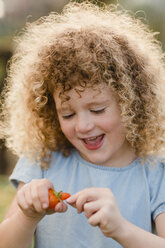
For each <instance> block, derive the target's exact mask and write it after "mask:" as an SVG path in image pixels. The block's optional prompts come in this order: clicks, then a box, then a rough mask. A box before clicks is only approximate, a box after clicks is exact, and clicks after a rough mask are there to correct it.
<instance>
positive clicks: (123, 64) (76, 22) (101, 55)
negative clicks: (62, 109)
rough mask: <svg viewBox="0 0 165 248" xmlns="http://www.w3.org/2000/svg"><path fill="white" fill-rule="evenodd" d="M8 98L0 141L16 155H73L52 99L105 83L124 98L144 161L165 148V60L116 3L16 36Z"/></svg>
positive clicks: (73, 12)
mask: <svg viewBox="0 0 165 248" xmlns="http://www.w3.org/2000/svg"><path fill="white" fill-rule="evenodd" d="M17 43H18V45H17V47H16V51H15V54H14V55H13V57H12V59H11V61H10V67H9V69H8V77H7V83H6V86H5V88H4V91H3V93H2V99H3V100H2V111H1V125H0V131H1V134H2V135H1V137H2V138H5V139H6V145H7V146H8V147H9V148H10V149H12V151H13V152H14V153H16V154H17V155H18V156H21V155H23V156H26V157H29V158H33V157H35V158H38V159H39V160H40V161H41V165H42V166H43V167H44V166H46V165H48V164H49V158H50V153H51V152H52V151H56V150H61V151H62V152H63V154H64V155H68V154H69V152H70V149H71V148H72V145H71V144H70V143H69V141H67V139H66V138H65V136H64V135H63V133H62V131H61V128H60V125H59V121H58V117H57V113H56V107H55V102H54V99H53V93H54V91H55V90H56V89H60V90H61V97H63V98H64V100H67V92H68V91H69V90H70V89H72V88H73V87H75V86H76V85H81V87H82V88H85V87H86V86H91V87H95V86H97V84H100V82H101V83H106V84H107V85H109V87H111V88H112V90H113V91H114V92H116V94H117V95H118V99H119V105H120V108H121V117H122V121H123V123H124V126H125V128H126V138H127V140H128V141H129V143H130V144H131V146H132V147H133V148H134V149H135V151H136V154H137V156H138V157H141V158H144V157H146V156H148V155H151V154H163V153H164V147H165V135H164V134H165V130H164V126H165V115H164V112H165V111H164V107H163V100H164V96H165V89H164V88H165V87H164V83H165V60H164V54H163V52H162V49H161V45H160V43H159V42H158V41H157V40H156V38H155V33H153V32H151V31H150V30H149V28H148V26H146V25H145V24H143V23H142V22H141V20H139V19H138V18H135V16H134V15H133V14H130V13H129V12H127V11H125V10H122V9H118V7H117V6H116V5H109V6H104V7H102V8H101V7H98V6H96V5H93V4H91V3H89V2H83V3H73V2H71V3H69V4H68V5H66V6H65V8H64V10H63V12H62V13H61V14H57V13H50V15H49V16H46V17H42V18H40V19H39V20H37V21H36V22H34V23H27V25H26V27H25V29H24V30H23V32H22V33H21V35H20V36H19V37H18V38H17Z"/></svg>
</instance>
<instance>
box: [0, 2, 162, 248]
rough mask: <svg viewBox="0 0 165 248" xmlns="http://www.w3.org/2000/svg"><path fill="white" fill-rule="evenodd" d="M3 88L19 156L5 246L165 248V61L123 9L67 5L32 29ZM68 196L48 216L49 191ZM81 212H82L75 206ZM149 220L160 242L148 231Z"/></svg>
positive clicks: (5, 120) (2, 232)
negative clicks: (15, 191)
mask: <svg viewBox="0 0 165 248" xmlns="http://www.w3.org/2000/svg"><path fill="white" fill-rule="evenodd" d="M18 41H19V42H18V46H17V49H16V52H15V55H14V56H13V58H12V60H11V63H10V69H9V72H8V79H7V84H6V87H5V89H4V92H3V97H2V98H3V99H4V101H3V110H2V113H1V120H2V121H1V133H2V137H3V138H5V139H6V144H7V146H8V147H9V148H11V149H12V150H13V151H14V152H15V153H16V154H17V155H19V156H20V159H19V161H18V163H17V165H16V167H15V169H14V171H13V173H12V175H11V177H10V180H11V181H12V182H13V184H14V185H15V186H16V187H17V188H18V190H17V194H16V197H15V199H14V201H13V203H12V205H11V207H10V209H9V211H8V213H7V215H6V217H5V219H4V221H3V222H2V223H1V225H0V240H1V247H2V248H3V247H5V248H7V247H10V248H11V247H17V248H19V247H21V248H22V247H30V244H31V240H32V237H33V235H34V234H35V247H36V248H46V247H49V248H65V247H77V248H85V247H86V248H89V247H96V248H103V247H104V248H109V247H113V248H119V247H125V248H132V247H133V248H139V247H140V248H143V247H150V248H158V247H159V248H164V247H165V191H164V187H165V164H164V162H163V157H162V155H163V153H164V147H165V146H164V144H165V139H164V133H165V132H164V124H165V120H164V107H163V100H164V99H163V98H164V95H165V91H164V82H165V67H164V54H163V53H162V51H161V47H160V44H159V42H158V41H156V39H155V34H153V33H151V32H150V31H149V29H148V27H146V26H145V25H144V24H142V23H141V21H140V20H138V19H135V18H134V17H133V16H131V15H130V14H128V13H127V12H126V11H124V10H117V8H116V7H115V6H113V5H112V6H111V5H110V6H109V7H104V8H99V7H96V6H95V5H92V4H90V3H88V2H84V3H79V4H78V3H69V4H68V5H67V6H66V7H65V9H64V11H63V13H62V14H60V15H58V14H55V13H51V14H50V15H49V16H48V17H44V18H41V19H40V20H39V21H36V22H34V23H32V24H27V26H26V29H25V30H24V32H23V34H22V35H21V36H20V38H19V39H18ZM50 188H55V189H56V190H61V189H62V190H63V191H68V192H69V193H70V194H71V195H72V196H71V197H70V198H68V200H67V203H68V204H67V203H66V202H65V203H64V202H60V203H58V204H57V205H56V207H55V208H54V209H53V210H48V205H49V200H48V190H49V189H50ZM75 208H76V209H77V211H76V210H75ZM152 223H153V224H154V225H155V227H156V231H157V235H155V234H152Z"/></svg>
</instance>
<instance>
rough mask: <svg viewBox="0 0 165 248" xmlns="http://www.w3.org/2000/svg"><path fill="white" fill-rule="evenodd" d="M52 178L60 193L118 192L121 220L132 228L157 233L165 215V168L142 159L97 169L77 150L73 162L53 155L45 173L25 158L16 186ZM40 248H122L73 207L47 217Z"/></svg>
mask: <svg viewBox="0 0 165 248" xmlns="http://www.w3.org/2000/svg"><path fill="white" fill-rule="evenodd" d="M34 178H35V179H36V178H38V179H39V178H48V179H49V180H50V181H51V182H52V183H53V185H54V188H55V189H56V190H57V191H60V190H62V191H64V192H69V193H70V194H74V193H76V192H77V191H79V190H82V189H84V188H89V187H106V188H109V189H111V191H112V192H113V194H114V196H115V198H116V201H117V204H118V207H119V209H120V212H121V214H122V215H123V217H125V218H126V219H127V220H128V221H130V222H131V223H133V224H135V225H137V226H139V227H140V228H143V229H144V230H147V231H149V232H152V221H154V220H155V218H156V216H158V215H159V214H161V213H162V212H165V164H163V162H161V160H157V162H156V164H155V165H151V163H149V162H147V161H146V162H145V164H143V165H142V164H141V163H140V159H136V160H135V161H134V162H133V163H131V164H130V165H128V166H126V167H123V168H112V167H105V166H101V165H95V164H92V163H89V162H87V161H85V160H84V159H83V158H82V157H81V156H80V155H79V153H78V152H77V151H76V150H73V152H72V153H71V155H70V156H69V157H67V158H66V157H64V156H63V155H62V154H61V153H60V152H55V153H53V154H52V162H51V165H50V168H49V169H47V170H42V169H41V168H40V166H38V165H37V164H31V163H30V162H29V161H28V160H27V159H25V158H21V159H20V160H19V161H18V163H17V165H16V167H15V169H14V171H13V173H12V175H11V176H10V180H11V181H12V182H13V184H14V185H15V186H17V185H18V182H19V181H22V182H25V183H28V182H30V181H31V180H32V179H34ZM35 247H36V248H47V247H49V248H68V247H72V248H110V247H112V248H121V245H120V244H118V243H117V242H116V241H114V240H113V239H111V238H108V237H105V236H104V235H103V234H102V232H101V231H100V229H99V228H98V227H93V226H91V225H90V224H89V223H88V220H87V218H86V217H85V215H84V213H81V214H78V213H77V210H76V209H75V208H73V207H71V206H68V211H67V212H65V213H55V214H53V215H47V216H45V217H44V218H43V219H42V220H41V221H40V222H39V224H38V225H37V229H36V234H35Z"/></svg>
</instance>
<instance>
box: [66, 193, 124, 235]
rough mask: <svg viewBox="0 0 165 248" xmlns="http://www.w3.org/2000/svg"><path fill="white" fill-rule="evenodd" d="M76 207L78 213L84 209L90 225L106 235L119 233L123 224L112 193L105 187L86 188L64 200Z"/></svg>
mask: <svg viewBox="0 0 165 248" xmlns="http://www.w3.org/2000/svg"><path fill="white" fill-rule="evenodd" d="M66 201H67V203H69V204H70V205H71V206H73V207H75V208H77V211H78V213H81V212H82V211H84V213H85V215H86V217H87V218H88V222H89V223H90V224H91V225H92V226H99V228H100V229H101V231H102V232H103V234H104V235H105V236H107V237H111V238H115V237H116V235H118V234H120V231H121V229H122V227H123V224H124V221H125V220H124V218H123V217H122V216H121V214H120V212H119V209H118V206H117V204H116V201H115V198H114V195H113V194H112V192H111V191H110V190H109V189H107V188H87V189H84V190H82V191H80V192H78V193H76V194H74V195H72V196H71V197H70V198H69V199H67V200H66Z"/></svg>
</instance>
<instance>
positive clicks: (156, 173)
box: [145, 157, 165, 220]
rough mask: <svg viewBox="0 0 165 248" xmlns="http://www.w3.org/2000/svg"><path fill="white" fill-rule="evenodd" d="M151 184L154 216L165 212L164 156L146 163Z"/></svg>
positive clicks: (150, 191) (150, 190)
mask: <svg viewBox="0 0 165 248" xmlns="http://www.w3.org/2000/svg"><path fill="white" fill-rule="evenodd" d="M145 170H146V175H147V178H148V184H149V193H150V202H151V213H152V218H153V219H154V220H155V218H156V217H157V216H158V215H159V214H160V213H164V212H165V190H164V189H165V161H164V158H162V157H159V158H156V159H155V158H154V159H153V160H148V162H147V163H146V164H145Z"/></svg>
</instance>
